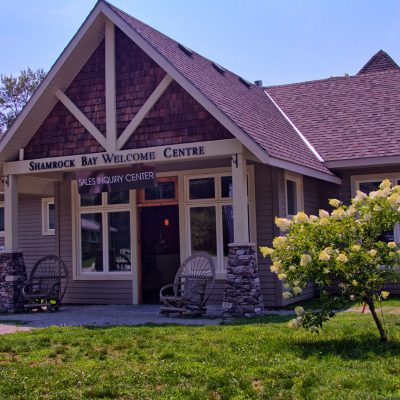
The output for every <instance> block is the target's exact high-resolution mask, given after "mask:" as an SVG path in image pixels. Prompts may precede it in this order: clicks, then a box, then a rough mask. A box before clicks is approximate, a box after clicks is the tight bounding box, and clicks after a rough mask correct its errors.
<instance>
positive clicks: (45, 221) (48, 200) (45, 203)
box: [42, 197, 56, 236]
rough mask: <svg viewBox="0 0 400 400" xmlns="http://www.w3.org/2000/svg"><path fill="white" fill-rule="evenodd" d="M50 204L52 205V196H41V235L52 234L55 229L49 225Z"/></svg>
mask: <svg viewBox="0 0 400 400" xmlns="http://www.w3.org/2000/svg"><path fill="white" fill-rule="evenodd" d="M50 204H53V205H54V197H45V198H42V235H43V236H52V235H54V234H55V232H56V230H55V229H54V228H53V229H51V228H50V227H49V222H50V207H49V206H50Z"/></svg>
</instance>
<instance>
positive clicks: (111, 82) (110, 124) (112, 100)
mask: <svg viewBox="0 0 400 400" xmlns="http://www.w3.org/2000/svg"><path fill="white" fill-rule="evenodd" d="M105 36H106V46H105V47H106V50H105V53H106V54H105V59H106V65H105V67H106V135H107V150H108V151H115V150H116V149H117V110H116V89H115V26H114V24H113V23H112V22H111V21H110V20H107V21H106V34H105Z"/></svg>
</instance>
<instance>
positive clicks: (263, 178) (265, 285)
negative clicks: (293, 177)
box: [254, 164, 285, 307]
mask: <svg viewBox="0 0 400 400" xmlns="http://www.w3.org/2000/svg"><path fill="white" fill-rule="evenodd" d="M254 167H255V168H254V172H255V186H256V188H255V189H256V224H257V242H258V243H257V244H258V246H271V245H272V240H273V238H274V237H275V236H276V235H277V234H278V231H277V229H276V227H275V224H274V218H275V215H283V214H284V209H285V208H284V206H285V204H284V195H283V197H282V190H280V191H279V190H277V189H278V188H281V189H282V187H283V186H282V185H283V171H282V170H278V169H275V168H271V167H269V166H267V165H262V164H255V166H254ZM257 254H258V267H259V273H260V283H261V293H262V296H263V301H264V305H265V306H266V307H276V306H280V305H281V304H282V294H281V285H280V282H279V281H278V280H277V278H276V276H275V275H274V274H273V273H272V272H271V271H270V270H269V264H270V263H269V261H267V260H265V259H264V258H263V257H262V255H261V253H260V252H259V250H258V249H257Z"/></svg>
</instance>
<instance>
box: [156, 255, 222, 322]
mask: <svg viewBox="0 0 400 400" xmlns="http://www.w3.org/2000/svg"><path fill="white" fill-rule="evenodd" d="M214 282H215V266H214V263H213V260H212V259H211V257H210V256H209V255H208V254H207V253H204V252H199V253H196V254H193V255H191V256H190V257H188V258H187V259H186V260H185V261H184V262H183V264H182V265H181V267H180V268H179V269H178V271H177V273H176V275H175V279H174V283H172V284H169V285H166V286H163V287H162V288H161V290H160V302H161V303H162V304H163V305H162V306H161V307H160V313H161V314H166V315H167V316H169V314H174V313H179V314H180V315H181V316H182V315H204V314H205V313H206V311H207V308H206V307H205V306H206V303H207V300H208V298H209V297H210V294H211V291H212V289H213V287H214ZM168 290H169V292H172V293H170V294H167V292H168Z"/></svg>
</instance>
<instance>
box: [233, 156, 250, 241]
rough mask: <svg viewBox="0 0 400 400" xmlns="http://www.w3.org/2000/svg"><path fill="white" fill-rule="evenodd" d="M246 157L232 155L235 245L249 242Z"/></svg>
mask: <svg viewBox="0 0 400 400" xmlns="http://www.w3.org/2000/svg"><path fill="white" fill-rule="evenodd" d="M246 171H247V169H246V157H245V156H244V154H243V153H237V154H233V155H232V183H233V235H234V242H235V243H248V242H249V215H248V211H247V173H246Z"/></svg>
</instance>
